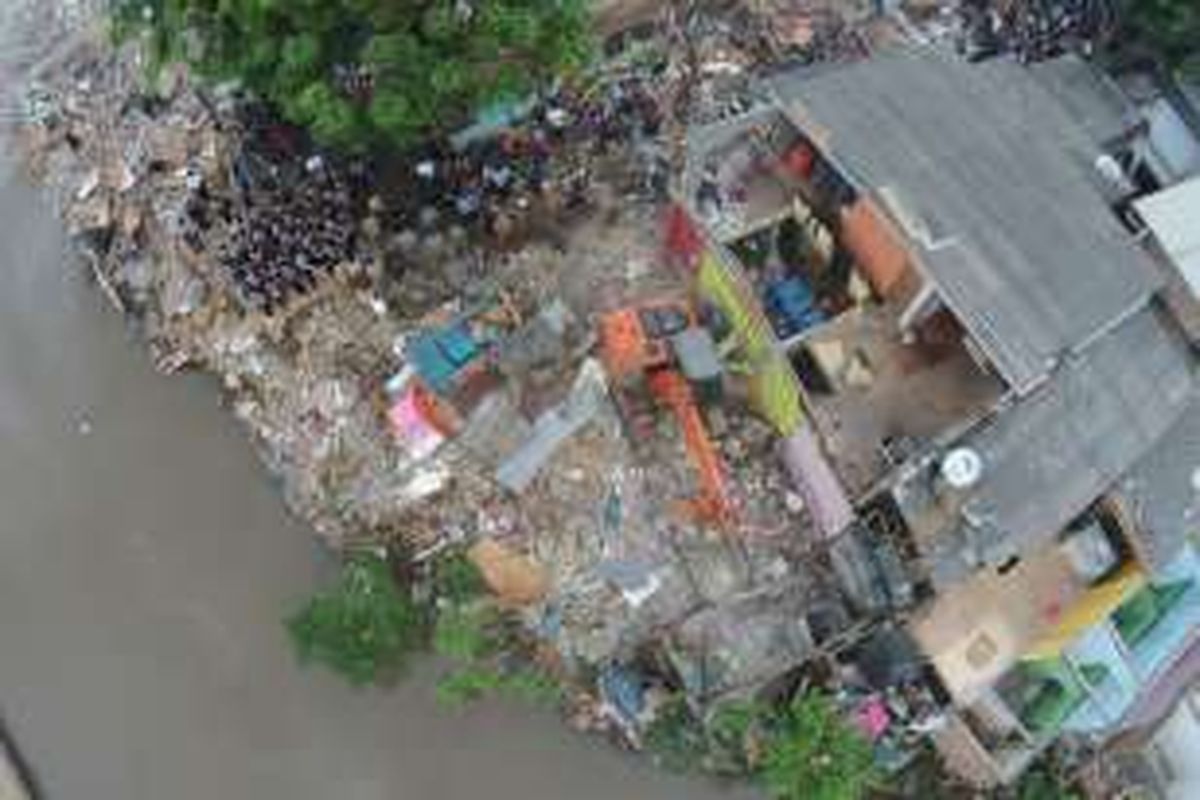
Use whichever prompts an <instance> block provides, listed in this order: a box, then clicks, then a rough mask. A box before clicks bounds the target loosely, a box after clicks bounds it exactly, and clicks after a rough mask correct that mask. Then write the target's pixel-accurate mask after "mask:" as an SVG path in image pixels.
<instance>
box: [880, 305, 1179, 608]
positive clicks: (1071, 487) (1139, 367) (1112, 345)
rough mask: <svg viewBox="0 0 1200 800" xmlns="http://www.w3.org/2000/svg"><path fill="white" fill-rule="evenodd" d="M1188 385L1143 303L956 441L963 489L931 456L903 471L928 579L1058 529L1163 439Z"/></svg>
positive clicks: (1163, 328) (901, 494)
mask: <svg viewBox="0 0 1200 800" xmlns="http://www.w3.org/2000/svg"><path fill="white" fill-rule="evenodd" d="M1195 387H1196V384H1195V380H1194V375H1193V367H1192V362H1191V359H1190V356H1189V354H1188V352H1187V348H1186V345H1185V344H1184V343H1183V342H1182V341H1181V340H1180V339H1178V338H1177V337H1175V335H1174V332H1173V330H1172V329H1171V328H1170V327H1168V326H1167V325H1165V324H1164V321H1163V320H1162V319H1160V318H1159V316H1158V312H1156V311H1155V309H1154V308H1153V307H1152V306H1147V307H1146V308H1144V309H1142V310H1140V311H1138V312H1136V313H1135V314H1133V315H1132V316H1131V317H1129V318H1128V319H1126V320H1124V321H1123V322H1121V323H1120V324H1119V325H1117V326H1116V327H1115V328H1114V329H1113V330H1112V331H1110V332H1109V333H1107V334H1106V335H1104V336H1103V337H1101V338H1099V339H1098V340H1097V341H1096V342H1095V344H1093V345H1092V346H1091V347H1090V348H1088V349H1087V350H1086V351H1085V352H1083V353H1081V354H1077V355H1073V356H1070V357H1069V358H1067V359H1066V360H1064V361H1063V362H1062V363H1061V364H1060V366H1059V367H1058V369H1057V370H1055V372H1054V373H1052V374H1051V376H1050V377H1049V379H1048V380H1047V381H1045V382H1044V383H1043V384H1042V385H1041V386H1039V387H1038V388H1037V389H1036V390H1035V391H1034V392H1033V393H1031V394H1030V395H1028V396H1026V397H1024V398H1020V399H1018V400H1016V401H1015V402H1014V403H1013V404H1012V405H1011V406H1010V407H1007V408H1004V409H1001V410H1000V411H998V412H997V413H996V414H995V415H994V416H993V417H992V418H991V419H990V420H988V421H985V422H984V423H982V424H980V425H979V426H977V427H976V428H974V429H972V430H971V431H969V432H967V433H966V434H965V435H964V436H963V437H961V438H960V439H959V440H958V441H957V442H956V446H958V447H969V448H971V449H972V450H974V451H975V452H977V453H978V454H979V456H980V457H981V458H982V460H983V475H982V478H981V479H980V480H979V482H978V483H977V484H976V485H975V486H974V487H972V488H971V489H969V490H967V491H965V492H962V493H959V494H955V495H948V494H947V492H946V491H945V490H944V489H942V488H941V487H940V486H939V484H938V480H937V477H936V476H937V471H938V463H937V461H936V459H934V458H931V459H930V460H928V461H927V462H925V463H924V464H922V465H920V467H919V468H918V469H914V470H913V471H912V472H911V473H910V474H908V475H907V476H905V477H904V478H903V479H902V480H901V481H900V482H899V483H898V484H897V486H896V488H895V491H894V495H895V498H896V501H897V503H898V505H899V506H900V509H901V512H902V513H903V514H904V516H905V518H906V520H907V521H908V523H909V526H910V528H912V530H913V532H914V535H915V538H916V540H917V543H918V547H919V548H920V549H921V550H922V553H923V555H924V556H925V557H926V559H927V561H928V563H929V565H930V568H931V570H932V572H933V577H934V582H935V583H937V584H940V585H947V584H950V583H952V582H954V581H957V580H958V579H959V578H962V577H965V576H966V575H968V574H970V573H971V572H973V571H974V570H975V569H977V568H978V567H979V566H982V565H985V564H988V565H998V564H1001V563H1003V562H1004V561H1005V560H1007V559H1008V558H1010V557H1012V556H1015V555H1018V554H1020V553H1023V552H1027V551H1028V550H1029V548H1030V546H1031V544H1032V543H1034V542H1036V541H1039V540H1041V539H1043V538H1044V537H1047V536H1053V535H1054V534H1056V533H1057V532H1058V531H1060V530H1062V528H1063V527H1064V526H1066V525H1067V523H1069V522H1070V521H1071V520H1072V519H1073V518H1074V517H1076V516H1077V515H1079V514H1080V513H1081V512H1083V511H1084V510H1085V509H1086V508H1087V506H1088V505H1089V504H1090V503H1092V502H1093V501H1094V500H1095V499H1096V498H1097V497H1099V496H1100V495H1101V494H1102V493H1103V492H1104V491H1105V490H1107V489H1108V488H1109V487H1110V486H1111V485H1112V484H1113V483H1114V482H1116V481H1117V479H1119V478H1120V477H1121V476H1122V475H1124V474H1125V473H1126V472H1127V471H1128V470H1130V468H1131V467H1134V465H1135V464H1137V463H1138V459H1139V458H1142V456H1143V455H1144V454H1145V453H1147V452H1148V451H1150V449H1151V448H1152V447H1154V446H1156V444H1158V443H1159V442H1160V441H1162V440H1163V437H1164V434H1166V433H1167V431H1168V429H1170V428H1171V426H1172V425H1173V424H1175V423H1176V420H1180V415H1181V414H1183V413H1184V412H1185V411H1186V410H1187V409H1188V408H1189V407H1190V404H1192V403H1194V402H1195V400H1194V398H1195V395H1196V388H1195ZM1193 416H1195V414H1194V413H1193ZM1179 424H1181V425H1182V424H1185V423H1184V422H1183V421H1182V420H1180V423H1179ZM1190 424H1195V425H1200V421H1194V422H1192V423H1190ZM1148 458H1149V459H1150V461H1149V462H1147V463H1154V464H1157V461H1154V459H1155V458H1156V456H1154V455H1152V456H1150V457H1148ZM1154 491H1155V492H1157V491H1159V490H1158V489H1157V487H1156V489H1155V490H1154ZM1161 491H1164V492H1165V491H1168V487H1167V486H1164V487H1163V488H1162V490H1161ZM1156 496H1157V494H1156Z"/></svg>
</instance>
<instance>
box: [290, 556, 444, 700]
mask: <svg viewBox="0 0 1200 800" xmlns="http://www.w3.org/2000/svg"><path fill="white" fill-rule="evenodd" d="M286 626H287V630H288V633H289V634H290V635H291V638H292V641H293V643H294V644H295V646H296V652H297V654H298V655H299V657H300V660H301V662H303V663H308V662H313V661H315V662H320V663H323V664H325V665H326V666H328V667H329V668H331V669H333V670H334V671H335V672H337V673H339V674H340V675H342V676H344V677H345V678H346V679H347V680H349V681H350V682H351V683H352V684H354V685H356V686H359V685H363V684H367V683H371V682H373V681H375V682H378V681H381V680H383V679H385V678H388V677H391V676H393V675H395V674H397V673H398V672H399V671H400V670H401V669H402V668H403V667H404V665H405V663H406V661H407V659H408V657H409V656H410V655H411V654H412V652H413V651H415V650H417V649H419V648H420V647H421V646H422V644H423V642H424V626H423V624H422V615H421V613H420V609H419V608H418V607H417V606H416V604H414V603H413V601H412V599H411V598H410V597H409V596H408V595H407V594H406V593H404V592H402V591H401V590H400V589H399V587H397V586H396V583H395V581H394V580H393V578H392V575H391V571H390V570H389V568H388V565H387V562H386V561H384V560H383V559H382V558H380V557H378V556H375V555H356V556H353V557H352V558H350V559H349V560H348V561H347V562H346V563H345V565H344V566H343V568H342V572H341V575H340V576H339V577H338V581H337V583H336V584H334V586H332V587H331V588H329V589H327V590H326V591H323V592H320V593H318V594H317V595H316V596H315V597H313V598H312V599H311V600H310V601H309V602H308V604H307V605H306V606H305V607H304V608H303V609H301V610H300V611H299V612H298V613H296V614H295V615H294V616H292V617H291V618H289V619H288V620H287V621H286Z"/></svg>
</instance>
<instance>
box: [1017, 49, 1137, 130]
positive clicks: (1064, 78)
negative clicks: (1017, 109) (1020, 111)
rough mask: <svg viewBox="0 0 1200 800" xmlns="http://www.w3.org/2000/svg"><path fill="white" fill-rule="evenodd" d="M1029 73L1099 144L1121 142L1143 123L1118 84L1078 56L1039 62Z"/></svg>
mask: <svg viewBox="0 0 1200 800" xmlns="http://www.w3.org/2000/svg"><path fill="white" fill-rule="evenodd" d="M1028 69H1029V71H1030V73H1032V75H1033V77H1034V78H1035V79H1036V80H1037V81H1038V83H1040V84H1041V85H1042V86H1043V87H1045V89H1046V90H1047V91H1049V92H1050V94H1052V95H1053V96H1054V99H1055V100H1057V101H1058V102H1059V103H1060V104H1061V105H1062V107H1063V108H1064V109H1065V110H1066V111H1067V113H1068V114H1069V115H1070V116H1071V119H1073V120H1074V121H1075V122H1076V123H1077V124H1078V125H1079V126H1080V127H1081V128H1082V129H1083V130H1084V132H1086V133H1087V134H1088V135H1089V136H1090V137H1091V139H1092V141H1094V142H1096V143H1097V144H1101V145H1103V144H1108V143H1110V142H1113V141H1115V140H1118V139H1120V138H1121V137H1122V136H1123V135H1124V134H1125V133H1126V131H1127V130H1128V129H1129V128H1130V126H1132V125H1136V124H1137V122H1138V121H1139V119H1140V117H1139V115H1138V111H1137V109H1136V108H1135V107H1134V106H1133V103H1132V102H1130V100H1129V99H1128V98H1127V97H1126V96H1125V95H1124V93H1122V92H1121V90H1120V88H1119V87H1118V86H1117V85H1116V83H1115V82H1114V81H1113V80H1112V79H1111V78H1109V77H1108V76H1107V75H1106V74H1105V73H1103V72H1102V71H1100V70H1099V69H1097V68H1095V67H1093V66H1092V65H1091V64H1090V63H1088V62H1087V61H1085V60H1084V59H1082V58H1080V57H1079V56H1077V55H1073V54H1072V55H1065V56H1060V57H1059V58H1053V59H1049V60H1047V61H1039V62H1036V63H1034V64H1031V65H1030V66H1029V67H1028Z"/></svg>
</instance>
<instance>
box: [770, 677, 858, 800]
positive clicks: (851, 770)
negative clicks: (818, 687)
mask: <svg viewBox="0 0 1200 800" xmlns="http://www.w3.org/2000/svg"><path fill="white" fill-rule="evenodd" d="M761 769H762V777H763V782H764V784H765V785H766V787H767V790H768V791H769V792H770V793H771V795H772V796H773V797H776V798H779V800H858V798H860V797H862V796H863V795H864V794H865V792H866V790H867V788H868V787H869V786H870V785H871V783H872V782H873V780H874V777H875V776H874V768H873V754H872V752H871V745H870V744H869V743H868V742H867V741H866V740H865V739H864V738H863V737H862V736H861V735H859V733H858V732H857V731H855V730H854V729H852V728H851V727H850V726H849V725H847V723H846V722H845V721H844V720H843V719H842V717H841V716H840V715H839V714H838V712H837V709H836V708H834V706H833V704H832V703H831V702H830V701H829V699H828V698H827V697H825V696H824V695H821V694H817V693H815V692H810V693H808V694H805V695H803V696H801V697H798V698H796V699H794V700H793V701H792V702H791V703H790V704H789V705H788V706H787V707H786V708H784V709H783V710H782V711H780V712H778V713H777V714H776V715H775V718H774V719H773V720H771V721H769V722H768V727H767V733H766V742H765V748H764V753H763V758H762V764H761Z"/></svg>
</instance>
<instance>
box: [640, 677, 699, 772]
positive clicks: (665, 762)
mask: <svg viewBox="0 0 1200 800" xmlns="http://www.w3.org/2000/svg"><path fill="white" fill-rule="evenodd" d="M642 743H643V745H644V747H645V748H646V752H647V753H649V754H650V756H651V758H653V759H654V761H655V763H657V764H659V765H660V766H662V767H665V768H666V769H669V770H671V771H672V772H690V771H692V770H696V769H699V768H700V767H702V766H703V765H704V759H705V756H706V755H707V754H708V742H707V741H706V740H705V737H704V728H703V726H702V725H701V724H700V722H699V721H698V720H697V719H696V718H695V716H694V715H693V714H692V711H691V709H690V708H689V707H688V704H687V699H686V698H685V697H684V696H683V695H681V694H680V695H674V696H673V697H671V698H670V699H669V700H667V701H666V703H664V704H663V706H662V707H661V708H659V709H658V713H657V714H656V715H655V717H654V719H653V720H652V721H651V722H650V724H649V725H648V726H647V727H646V731H645V733H644V734H643V735H642Z"/></svg>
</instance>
